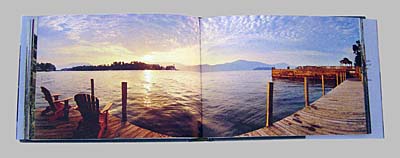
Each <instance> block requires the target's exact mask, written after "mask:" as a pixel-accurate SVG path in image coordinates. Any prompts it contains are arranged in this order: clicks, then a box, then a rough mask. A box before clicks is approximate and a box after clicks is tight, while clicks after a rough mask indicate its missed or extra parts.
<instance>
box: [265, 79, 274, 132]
mask: <svg viewBox="0 0 400 158" xmlns="http://www.w3.org/2000/svg"><path fill="white" fill-rule="evenodd" d="M273 96H274V83H273V82H268V84H267V111H266V122H265V127H270V126H272V111H273Z"/></svg>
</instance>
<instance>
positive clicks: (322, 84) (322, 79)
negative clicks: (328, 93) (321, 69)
mask: <svg viewBox="0 0 400 158" xmlns="http://www.w3.org/2000/svg"><path fill="white" fill-rule="evenodd" d="M321 86H322V95H323V96H324V95H325V80H324V75H321Z"/></svg>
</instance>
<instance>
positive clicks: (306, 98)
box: [304, 77, 310, 107]
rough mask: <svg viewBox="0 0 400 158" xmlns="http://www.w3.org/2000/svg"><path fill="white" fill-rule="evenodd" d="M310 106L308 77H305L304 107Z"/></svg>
mask: <svg viewBox="0 0 400 158" xmlns="http://www.w3.org/2000/svg"><path fill="white" fill-rule="evenodd" d="M309 105H310V103H309V97H308V83H307V77H304V106H305V107H307V106H309Z"/></svg>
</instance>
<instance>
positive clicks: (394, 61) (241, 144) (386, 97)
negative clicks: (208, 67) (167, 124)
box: [0, 0, 400, 158]
mask: <svg viewBox="0 0 400 158" xmlns="http://www.w3.org/2000/svg"><path fill="white" fill-rule="evenodd" d="M0 4H1V5H0V6H1V10H0V11H1V14H0V16H1V22H0V23H1V27H0V28H1V29H0V31H1V33H0V36H1V38H0V39H1V42H0V46H1V47H0V48H1V49H0V55H1V57H0V59H1V62H0V64H1V65H0V70H1V71H2V73H1V81H0V84H1V86H0V88H1V90H0V92H1V95H0V97H1V99H0V103H1V109H0V132H1V134H0V137H1V139H0V142H1V148H0V153H1V155H2V157H3V156H8V157H9V156H14V155H15V156H17V155H18V156H25V157H53V158H54V157H56V158H59V157H82V156H86V157H91V158H97V157H111V156H113V157H115V158H117V157H122V156H123V157H150V156H152V157H156V156H157V157H203V158H205V157H249V158H250V157H255V156H258V157H269V156H270V157H289V156H290V157H292V158H293V157H389V156H390V157H396V156H395V155H397V156H398V155H399V154H398V153H399V152H398V151H396V149H398V146H399V145H400V144H399V139H398V138H399V135H400V131H399V126H400V124H399V121H400V119H399V117H398V116H399V113H400V104H399V99H400V98H399V97H398V96H399V95H398V94H399V92H398V88H400V87H399V84H398V82H396V81H398V80H399V79H398V78H397V77H399V76H398V75H397V70H398V69H397V65H398V64H399V62H398V59H399V57H400V56H399V55H398V54H400V52H399V49H398V48H399V45H400V42H399V41H400V40H399V37H398V36H399V35H400V34H399V31H398V29H399V28H400V26H399V24H400V22H399V19H398V15H400V14H399V11H398V6H400V5H399V4H397V3H395V1H384V0H379V1H365V0H364V1H360V0H330V1H322V0H303V1H293V2H292V1H288V0H279V1H271V0H257V1H255V0H246V1H242V2H235V1H234V0H223V1H221V0H219V1H217V0H201V1H200V0H199V1H189V0H186V1H185V0H182V1H178V0H159V1H151V0H147V1H144V2H141V1H133V0H125V1H123V0H108V1H106V0H96V1H95V0H62V1H60V0H31V1H21V0H12V1H10V2H6V1H2V2H0ZM88 13H92V14H96V13H101V14H108V13H174V14H183V15H193V16H218V15H249V14H268V15H365V16H367V17H368V18H373V19H378V27H379V42H380V43H379V45H380V46H379V47H380V58H381V73H382V88H383V92H382V93H383V108H384V121H385V122H384V124H385V139H384V140H374V139H364V140H257V141H223V142H191V143H185V142H172V143H165V142H164V143H116V144H115V143H113V144H112V143H102V144H95V143H86V144H76V143H75V144H74V143H68V144H57V143H47V144H46V143H42V144H34V143H29V144H22V143H20V142H18V141H16V140H15V118H16V115H15V114H16V101H17V79H18V54H19V52H18V50H19V43H18V42H19V31H20V17H21V16H22V15H55V14H88Z"/></svg>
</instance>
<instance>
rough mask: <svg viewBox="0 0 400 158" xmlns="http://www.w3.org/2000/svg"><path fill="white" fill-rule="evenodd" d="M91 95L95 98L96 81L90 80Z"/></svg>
mask: <svg viewBox="0 0 400 158" xmlns="http://www.w3.org/2000/svg"><path fill="white" fill-rule="evenodd" d="M90 94H91V95H92V96H94V79H93V78H92V79H90Z"/></svg>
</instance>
